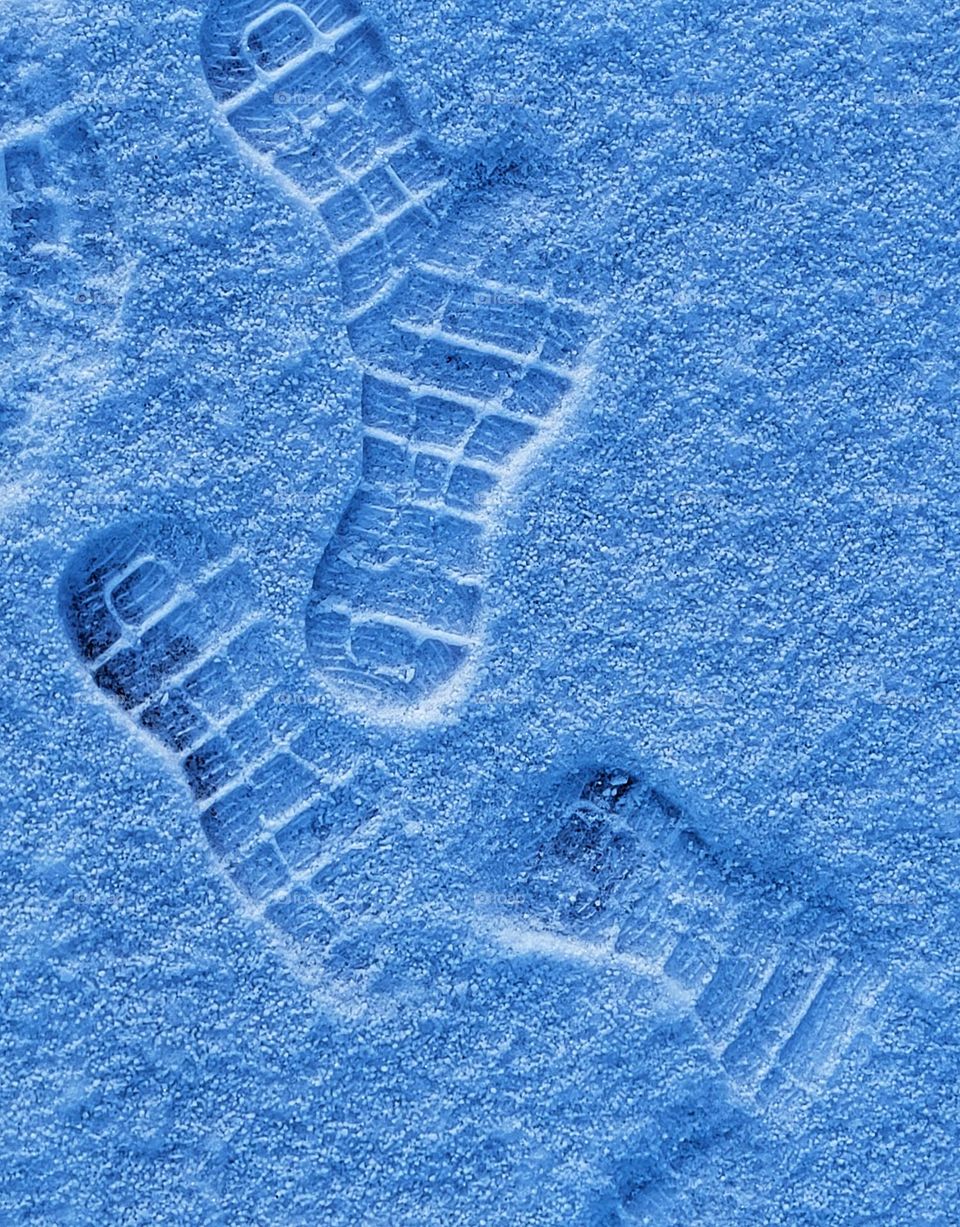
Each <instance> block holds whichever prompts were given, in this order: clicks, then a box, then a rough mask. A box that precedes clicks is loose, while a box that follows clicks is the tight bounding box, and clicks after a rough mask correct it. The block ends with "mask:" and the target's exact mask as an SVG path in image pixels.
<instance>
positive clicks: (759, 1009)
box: [512, 770, 886, 1110]
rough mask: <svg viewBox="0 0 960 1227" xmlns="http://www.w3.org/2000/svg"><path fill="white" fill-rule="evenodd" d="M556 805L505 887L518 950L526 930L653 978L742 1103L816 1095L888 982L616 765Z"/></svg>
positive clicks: (817, 914)
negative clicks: (680, 1008) (513, 881)
mask: <svg viewBox="0 0 960 1227" xmlns="http://www.w3.org/2000/svg"><path fill="white" fill-rule="evenodd" d="M554 814H555V817H554V819H553V822H552V824H551V827H550V829H549V830H548V831H547V832H545V833H544V837H543V838H542V839H541V840H540V841H539V842H538V844H537V845H536V846H535V847H533V848H532V849H531V850H530V860H529V862H528V864H527V866H526V868H525V870H524V871H523V872H522V875H521V878H520V881H519V882H518V884H517V887H516V889H515V891H514V892H513V896H512V902H513V910H514V912H515V914H517V915H518V916H519V917H520V918H521V919H522V921H523V923H524V924H525V925H527V926H530V928H529V929H528V930H527V941H526V942H525V943H524V948H527V949H528V948H530V946H531V944H532V945H534V946H536V944H537V939H536V933H537V932H540V933H542V934H543V936H544V939H545V940H544V941H543V943H542V945H543V949H544V952H548V951H549V952H553V953H554V954H556V953H558V952H559V953H561V954H562V953H563V952H564V951H566V953H567V954H569V955H570V956H571V957H592V958H597V959H612V960H614V961H617V962H619V963H621V964H622V965H623V966H625V967H629V968H632V969H634V970H635V971H636V972H637V973H638V974H642V975H645V976H650V977H654V978H656V979H658V980H659V981H661V982H662V983H663V986H664V990H665V992H666V993H667V994H668V995H669V996H670V997H671V999H672V1000H674V1001H680V1002H683V1003H684V1005H685V1008H686V1009H687V1010H688V1011H689V1012H690V1015H691V1017H692V1019H693V1021H694V1022H695V1024H696V1026H697V1028H698V1030H699V1031H700V1033H701V1035H702V1037H703V1039H704V1041H705V1043H706V1046H707V1047H708V1048H709V1049H710V1051H711V1052H713V1053H714V1054H715V1056H716V1057H717V1059H718V1061H719V1062H720V1065H721V1066H722V1068H723V1070H724V1071H725V1073H726V1076H727V1077H728V1078H729V1080H730V1082H731V1084H732V1085H733V1087H734V1089H735V1091H736V1093H737V1094H738V1095H739V1096H741V1097H743V1098H745V1099H748V1100H750V1101H752V1102H759V1103H760V1104H761V1105H764V1106H765V1105H768V1104H769V1105H771V1106H773V1107H775V1108H777V1109H778V1110H779V1109H781V1108H785V1107H791V1106H793V1105H794V1104H799V1103H802V1102H806V1101H809V1100H810V1099H812V1098H814V1097H816V1096H817V1095H819V1094H821V1093H822V1091H823V1089H824V1087H825V1086H826V1085H827V1083H828V1081H829V1079H830V1076H831V1074H832V1073H833V1071H834V1069H835V1068H836V1066H837V1064H838V1062H839V1061H840V1060H841V1058H842V1057H843V1055H844V1053H845V1052H846V1051H847V1049H848V1048H849V1047H850V1046H851V1045H852V1044H853V1043H854V1042H855V1041H857V1040H858V1039H860V1038H861V1037H862V1036H867V1037H869V1033H870V1030H871V1028H872V1027H873V1026H874V1023H875V1018H876V1013H877V1009H876V1007H877V1003H878V1000H879V998H880V996H881V993H882V991H883V989H884V986H885V982H886V978H885V976H884V973H883V971H882V969H881V968H879V967H876V966H874V965H873V964H872V962H871V960H870V959H869V958H868V957H867V955H866V953H865V952H863V951H861V950H858V948H857V943H856V941H855V940H854V938H853V936H852V935H851V934H850V933H849V932H848V931H847V929H846V927H845V925H844V924H843V921H842V918H840V917H838V916H836V915H834V914H833V913H829V912H826V911H824V910H821V909H818V908H816V907H814V906H811V905H808V904H805V903H803V902H802V901H801V900H800V899H796V898H790V897H789V896H786V897H785V896H784V895H783V894H782V893H780V894H777V895H775V896H774V895H773V894H772V893H770V894H768V893H765V892H764V891H763V889H762V887H761V886H760V885H758V884H755V883H754V882H753V881H752V879H751V877H750V875H749V874H748V873H747V872H745V871H744V872H738V871H737V870H736V869H734V868H731V867H729V866H727V865H725V864H721V863H720V862H719V861H718V860H717V859H716V858H715V857H714V856H713V855H712V854H711V853H710V851H709V849H708V848H707V847H706V845H705V844H704V843H703V841H702V840H701V839H700V838H699V836H698V835H697V834H696V832H694V831H692V830H690V829H689V828H688V826H687V825H686V823H685V821H684V816H683V814H682V812H681V811H680V810H679V809H678V808H677V807H676V806H674V805H673V804H672V803H670V802H669V801H668V800H667V799H666V798H665V797H664V796H663V795H662V794H661V793H659V792H658V791H656V790H655V789H651V788H649V787H647V786H646V785H645V784H644V783H643V782H642V781H641V780H640V779H638V778H637V777H636V776H634V775H631V774H630V773H628V772H626V771H618V770H612V771H607V770H600V771H592V772H589V773H586V774H585V775H581V776H578V777H576V778H575V779H574V780H573V781H571V782H570V783H569V785H568V786H567V787H566V788H565V789H564V791H563V793H562V795H561V798H560V801H559V804H558V805H557V807H556V809H555V810H554ZM513 937H514V938H515V937H516V934H515V933H514V935H513ZM558 939H559V940H558Z"/></svg>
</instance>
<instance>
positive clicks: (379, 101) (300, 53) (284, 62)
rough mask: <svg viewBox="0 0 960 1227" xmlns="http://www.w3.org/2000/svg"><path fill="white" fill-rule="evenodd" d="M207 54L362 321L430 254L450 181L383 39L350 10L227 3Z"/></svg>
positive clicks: (230, 103) (242, 0)
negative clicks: (436, 207)
mask: <svg viewBox="0 0 960 1227" xmlns="http://www.w3.org/2000/svg"><path fill="white" fill-rule="evenodd" d="M201 55H202V58H203V65H204V71H205V72H206V76H207V83H208V85H209V86H210V90H211V92H212V94H213V96H214V98H215V99H216V101H217V103H218V104H219V107H220V110H221V112H222V114H223V115H224V117H225V118H226V120H227V122H228V123H229V124H230V126H231V128H233V130H234V132H235V133H236V135H237V136H238V138H239V139H240V140H241V141H242V142H243V143H244V144H245V145H246V146H247V147H248V148H250V149H252V150H254V151H255V152H256V154H257V155H258V156H259V158H261V159H265V160H266V161H267V163H268V164H269V165H270V166H271V167H272V168H273V169H274V170H275V171H276V172H277V173H278V174H280V175H281V176H282V177H283V179H284V182H285V183H286V186H287V189H288V190H289V191H291V192H292V193H293V194H295V195H297V196H298V197H299V198H300V199H301V200H303V201H304V202H305V203H307V204H308V205H310V206H311V207H312V208H314V209H315V210H316V212H317V215H318V216H319V218H320V220H321V221H322V223H323V225H324V227H325V229H326V233H327V235H328V238H329V240H330V245H331V247H332V249H333V252H334V254H335V256H336V259H337V265H338V268H339V270H340V279H341V287H342V292H343V304H344V308H345V310H346V311H347V312H351V313H352V312H357V311H363V310H364V309H365V308H366V307H368V306H370V305H371V303H372V302H373V301H374V300H376V299H377V298H378V297H381V296H383V295H384V293H385V292H386V291H387V289H388V287H389V286H390V285H391V284H392V283H394V282H395V281H396V279H397V278H398V277H399V275H400V274H401V273H402V272H403V271H404V270H405V269H406V268H408V267H409V266H410V264H411V262H412V260H413V259H414V257H415V254H416V252H417V251H418V250H419V249H420V248H421V247H422V246H423V245H424V242H425V241H427V243H429V236H430V233H431V231H433V230H435V228H436V223H437V219H436V216H435V215H434V213H433V212H432V211H431V204H432V203H433V201H434V200H435V198H436V197H437V196H438V194H439V193H440V192H441V191H442V189H443V187H444V185H445V182H446V174H445V169H444V167H443V165H442V163H441V160H440V158H439V157H438V155H437V154H436V152H435V151H434V150H433V149H432V147H431V146H430V144H429V142H428V141H427V140H426V138H425V137H424V136H423V134H422V133H421V132H420V131H419V130H418V128H417V126H416V124H415V122H414V120H413V117H412V115H411V112H410V108H409V105H408V103H407V100H406V96H405V94H404V91H403V89H402V88H401V86H400V84H399V82H398V81H397V79H396V77H395V75H394V73H393V69H392V66H391V65H390V62H389V60H388V58H387V56H386V54H385V52H384V50H383V47H382V46H381V42H380V38H379V36H378V34H377V32H376V31H375V30H374V28H373V27H372V26H371V25H370V23H369V22H368V21H367V20H366V19H365V18H363V17H362V16H361V15H360V13H359V9H358V8H357V7H356V5H354V4H353V3H350V2H347V3H339V2H338V0H329V2H328V0H318V2H314V3H305V4H304V5H303V6H298V5H294V4H274V5H271V4H269V3H267V4H264V3H262V2H257V0H253V2H249V0H221V2H220V3H216V4H214V5H213V6H212V7H211V8H210V10H209V11H208V13H207V17H206V19H205V21H204V23H203V28H202V31H201Z"/></svg>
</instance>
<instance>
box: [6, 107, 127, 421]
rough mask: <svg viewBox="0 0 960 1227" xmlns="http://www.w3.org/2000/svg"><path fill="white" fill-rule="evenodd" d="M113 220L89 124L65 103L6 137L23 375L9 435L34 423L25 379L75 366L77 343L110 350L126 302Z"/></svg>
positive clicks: (11, 296) (14, 330)
mask: <svg viewBox="0 0 960 1227" xmlns="http://www.w3.org/2000/svg"><path fill="white" fill-rule="evenodd" d="M113 221H114V210H113V206H112V204H111V200H110V191H109V186H108V182H107V177H106V174H105V167H104V160H103V157H102V155H101V151H100V149H99V146H98V142H97V137H96V133H95V129H94V125H93V122H92V120H91V119H90V118H89V117H86V116H84V115H82V114H81V113H79V111H77V110H75V109H74V108H73V107H72V106H71V105H68V104H64V105H63V106H60V107H57V108H56V109H54V110H53V111H51V112H49V113H45V114H42V115H38V116H32V117H27V118H25V119H24V120H23V121H22V122H21V123H20V124H18V126H17V127H16V128H14V129H12V130H11V131H10V132H9V133H8V134H7V136H6V139H3V138H2V137H0V336H2V338H3V341H2V343H3V345H6V346H9V347H10V350H11V352H13V351H14V350H15V351H16V352H17V353H18V355H19V361H18V363H17V364H16V368H18V369H19V372H20V378H18V379H16V381H15V382H16V384H17V385H19V386H18V387H17V388H15V389H11V390H10V391H9V392H7V391H6V390H5V389H4V390H3V392H0V434H2V433H3V431H4V430H5V429H7V428H8V427H15V426H18V425H20V424H21V423H22V422H23V421H24V420H25V419H26V417H27V412H26V408H25V405H24V400H23V397H22V388H23V386H24V383H25V379H24V377H23V373H24V372H25V371H27V370H28V369H29V370H31V371H34V372H36V371H40V370H49V369H51V368H53V367H56V366H58V365H61V364H64V363H69V361H70V359H71V357H73V356H75V351H74V350H73V348H72V346H73V343H74V342H76V341H78V340H80V341H88V342H89V341H94V340H95V341H96V342H97V344H98V345H100V344H101V343H102V340H103V334H104V331H105V330H107V329H108V328H109V326H110V324H111V321H112V319H113V317H114V315H115V314H116V312H117V310H118V308H119V304H120V300H121V297H122V295H121V293H120V292H119V290H118V287H117V285H116V283H115V279H116V273H117V270H118V268H119V265H120V259H119V252H118V244H117V241H116V238H115V236H114V234H113ZM51 338H52V339H51ZM28 353H29V355H30V356H29V358H28V357H27V354H28ZM94 361H96V359H91V358H90V357H89V356H86V355H85V362H84V365H85V366H88V365H92V364H93V362H94Z"/></svg>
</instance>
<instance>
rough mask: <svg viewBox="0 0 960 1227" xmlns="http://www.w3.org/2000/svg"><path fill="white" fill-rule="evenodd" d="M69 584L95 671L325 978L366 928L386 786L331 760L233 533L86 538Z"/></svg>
mask: <svg viewBox="0 0 960 1227" xmlns="http://www.w3.org/2000/svg"><path fill="white" fill-rule="evenodd" d="M60 599H61V609H62V616H63V618H64V622H65V624H66V627H67V631H68V634H69V636H70V639H71V641H72V643H73V646H74V648H75V650H76V652H77V655H78V656H79V657H80V659H81V661H82V662H83V664H84V667H85V669H86V671H87V672H88V673H89V675H90V677H91V678H92V680H93V682H94V684H95V685H96V686H97V687H98V689H99V690H100V692H101V694H102V695H103V696H104V697H105V698H106V699H107V700H108V701H109V703H110V704H111V705H112V707H113V709H114V710H115V711H116V712H117V713H118V714H119V713H122V714H123V716H124V718H125V719H126V721H127V722H128V723H129V724H131V725H134V726H136V727H137V728H138V729H139V730H140V731H141V733H142V734H145V735H146V736H147V737H149V738H150V739H151V740H152V743H153V745H154V746H155V747H156V749H157V750H159V751H161V752H162V753H163V754H164V756H165V758H166V760H167V761H168V762H169V763H170V764H171V766H174V767H176V768H177V769H178V770H179V772H180V773H181V774H182V777H183V779H184V781H185V783H186V785H187V786H188V788H189V789H190V792H191V793H192V795H193V797H194V799H195V801H196V804H197V807H198V810H199V819H200V825H201V827H202V828H203V831H204V833H205V835H206V837H207V840H208V841H209V844H210V847H211V850H212V851H213V854H214V856H215V857H216V859H217V862H218V864H219V865H220V867H221V869H222V870H223V871H224V872H225V873H226V875H227V876H228V877H229V879H230V880H231V881H232V883H233V885H234V886H235V887H236V888H237V889H238V891H239V892H240V893H241V895H242V896H243V898H244V900H245V901H246V903H247V906H248V909H250V910H251V911H252V912H254V913H255V914H257V915H260V916H262V917H263V918H264V919H265V920H266V921H267V922H268V923H271V924H272V925H274V926H275V928H276V930H277V932H278V933H279V934H280V936H281V937H282V938H284V939H285V943H286V946H287V951H288V954H290V955H291V957H292V958H293V960H294V962H295V963H296V965H297V969H298V971H299V973H300V974H301V975H302V976H303V977H304V978H305V979H308V980H314V981H320V980H322V979H323V978H324V977H325V975H326V974H327V971H328V965H329V960H330V959H331V958H334V957H341V955H338V954H337V952H338V951H342V947H343V945H344V943H345V942H347V943H349V942H351V941H359V940H360V939H361V937H362V938H363V939H364V940H366V939H368V938H369V929H370V923H369V917H368V918H365V917H364V912H365V911H366V909H367V908H368V907H369V905H370V902H371V900H372V895H370V896H369V897H367V898H364V897H363V896H364V894H365V893H367V894H369V892H366V887H365V885H364V881H365V877H366V876H369V875H368V869H367V868H366V866H367V860H368V857H367V853H366V845H367V841H368V839H369V837H370V836H371V834H372V833H373V831H375V829H376V817H377V811H376V800H375V797H374V796H373V794H372V792H371V791H370V789H369V788H368V787H367V786H366V785H365V784H364V782H363V780H362V778H361V775H360V774H358V772H357V771H356V769H355V768H354V767H352V766H351V765H349V764H348V765H347V766H346V767H344V765H343V764H331V763H329V762H324V737H323V736H322V730H319V729H318V728H317V727H316V723H315V722H311V719H310V715H311V713H310V703H309V695H305V694H303V693H301V692H299V691H297V689H296V688H295V687H294V686H293V685H292V683H291V680H290V678H289V677H288V676H286V675H285V671H284V669H283V668H282V667H281V665H280V662H279V658H278V651H277V646H276V644H275V642H274V638H273V636H272V635H271V633H270V630H269V628H268V626H267V624H266V622H265V620H264V619H263V617H262V616H261V615H260V614H259V613H258V611H257V607H256V592H255V590H254V587H253V583H252V579H251V576H250V574H249V571H248V569H247V568H246V566H245V565H244V564H243V563H242V562H240V561H239V560H238V559H237V558H236V557H234V555H233V554H231V552H230V550H229V548H228V545H227V543H226V542H225V541H223V540H219V539H215V538H213V537H212V536H210V535H209V534H206V533H203V532H201V531H200V530H199V529H197V528H196V527H194V526H192V525H189V524H185V523H184V522H182V521H181V520H179V519H173V518H171V517H165V516H158V517H151V518H146V519H141V520H136V521H134V522H132V523H129V524H126V525H124V526H121V527H119V528H117V529H114V530H111V531H108V532H105V533H103V534H101V535H99V536H97V537H96V538H95V539H93V540H92V541H90V542H89V543H88V544H87V545H85V546H84V547H83V548H81V549H80V550H79V551H78V553H77V554H76V555H75V556H74V558H73V560H72V561H71V563H70V565H69V567H68V568H67V571H66V573H65V574H64V577H63V580H62V582H61V589H60Z"/></svg>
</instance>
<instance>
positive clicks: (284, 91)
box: [202, 2, 593, 716]
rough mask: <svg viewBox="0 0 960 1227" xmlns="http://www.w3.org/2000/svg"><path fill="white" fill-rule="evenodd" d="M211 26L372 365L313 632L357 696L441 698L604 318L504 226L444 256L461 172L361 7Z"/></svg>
mask: <svg viewBox="0 0 960 1227" xmlns="http://www.w3.org/2000/svg"><path fill="white" fill-rule="evenodd" d="M202 37H203V47H202V52H203V60H204V66H205V71H206V74H207V80H208V83H209V85H210V88H211V90H212V92H213V94H214V97H215V98H216V99H217V100H218V102H219V103H220V106H221V110H222V112H223V114H224V116H225V117H226V119H227V121H228V122H229V124H230V126H231V127H232V128H233V130H234V132H235V133H236V134H237V136H238V137H239V138H240V140H241V141H242V142H243V143H244V144H245V145H246V146H248V147H249V148H252V149H253V150H255V151H256V152H257V154H258V156H259V157H260V158H265V159H266V160H267V161H268V163H269V164H270V165H271V167H272V168H273V169H274V170H275V171H276V172H278V173H279V174H280V175H281V176H282V177H283V180H284V182H285V183H286V185H287V187H288V190H290V191H291V192H294V193H295V194H296V195H298V197H299V198H301V199H302V200H304V201H305V202H306V203H307V204H308V205H309V206H310V207H312V208H313V209H314V210H315V211H316V214H317V216H318V217H319V219H320V220H321V221H322V223H323V225H324V227H325V229H326V233H327V236H328V239H329V242H330V246H331V249H332V251H333V253H334V255H335V258H336V261H337V267H338V269H339V273H340V282H341V292H342V300H343V307H344V316H345V321H346V323H347V331H348V336H349V339H350V342H351V345H352V348H353V351H354V354H355V355H356V358H357V361H358V363H359V364H360V367H361V369H362V371H363V382H362V392H361V415H362V425H363V455H362V466H361V477H360V485H359V488H358V489H357V491H356V492H355V494H354V496H353V498H352V500H351V501H350V503H349V505H348V507H347V509H346V511H345V513H344V516H343V518H342V520H341V522H340V524H339V526H338V528H337V530H336V532H335V534H334V537H333V540H332V541H331V543H330V545H329V547H328V548H327V550H326V551H325V553H324V555H323V558H322V559H321V561H320V564H319V566H318V568H317V572H316V577H315V582H314V593H313V598H312V600H311V604H310V609H309V613H308V617H307V641H308V646H309V647H310V650H311V655H312V657H313V660H314V662H315V664H316V666H317V667H318V668H319V670H320V671H321V673H322V675H323V677H324V678H325V680H326V681H327V682H328V684H330V685H331V686H332V687H333V688H334V689H335V690H336V691H337V693H338V694H339V695H341V697H342V698H343V699H345V700H346V701H348V702H352V703H355V704H359V705H361V706H371V707H372V708H373V709H374V710H375V711H376V712H377V713H379V714H381V715H387V716H391V715H395V714H399V713H400V712H409V711H411V710H413V711H423V710H426V708H427V707H428V706H429V705H430V704H433V703H435V702H436V701H438V700H442V698H443V697H445V696H446V695H449V694H451V693H452V692H453V688H454V683H455V681H456V680H457V679H458V678H459V677H460V676H462V671H463V669H464V666H465V665H466V664H467V662H468V660H469V658H470V655H471V652H472V651H473V650H474V649H475V648H476V647H477V645H478V644H479V642H480V640H481V637H482V608H481V607H482V597H483V590H484V587H485V582H486V581H485V570H486V568H485V564H484V561H483V552H484V551H483V545H484V538H485V535H486V532H487V530H488V529H489V528H490V527H491V525H492V524H493V522H494V517H493V509H494V507H495V505H496V499H497V496H498V495H499V494H501V493H503V492H504V491H505V490H506V489H507V488H508V487H509V485H510V483H511V481H512V480H513V479H514V478H515V477H516V475H517V474H518V472H519V470H520V469H521V468H522V467H523V465H524V464H525V463H526V462H527V460H528V459H529V458H530V456H531V455H532V454H533V453H534V451H535V449H536V446H537V444H538V443H542V442H543V440H544V438H545V434H546V432H547V431H548V430H549V429H550V428H551V427H553V426H555V425H556V423H557V421H558V419H559V417H560V415H561V412H562V410H563V409H564V408H565V407H566V406H567V405H568V404H569V403H570V401H571V400H572V397H573V395H574V394H575V393H576V391H577V390H578V388H579V387H580V386H581V384H582V383H583V381H584V379H585V377H586V375H587V373H588V370H587V368H588V362H587V349H588V345H589V342H590V339H591V334H592V332H593V324H592V321H591V319H590V317H589V315H588V314H587V313H586V312H585V311H584V310H583V309H582V307H580V306H579V305H578V304H577V303H576V302H574V301H571V300H569V299H567V298H564V297H563V296H561V295H560V294H557V293H554V292H553V291H552V290H551V289H550V287H549V285H548V286H546V287H545V288H544V287H541V288H539V289H529V288H524V289H520V288H516V287H515V286H512V285H510V284H505V283H504V282H503V281H502V280H501V279H498V277H497V275H496V273H495V267H496V261H495V260H491V259H489V258H487V257H488V256H489V253H490V251H491V249H494V250H495V249H497V248H498V247H499V245H500V239H499V237H498V235H497V234H486V235H484V236H482V238H481V239H480V241H479V243H478V244H471V246H472V247H473V249H472V250H470V253H469V258H468V259H466V260H461V259H460V258H459V257H458V258H457V261H456V263H455V264H453V263H451V261H450V260H449V259H444V258H443V256H442V254H441V252H442V250H443V238H442V236H441V232H440V227H439V213H440V201H441V199H442V198H443V196H444V187H445V184H446V180H447V175H446V171H445V169H444V167H443V166H442V164H441V162H440V159H439V158H438V156H437V155H436V153H435V152H434V151H433V149H432V147H431V145H430V143H429V141H428V140H427V139H426V138H425V137H424V135H423V134H422V132H420V130H419V129H418V128H417V126H416V124H415V122H414V120H413V118H412V117H411V113H410V109H409V106H408V104H407V102H406V99H405V97H404V94H403V91H402V89H401V87H400V85H399V83H398V82H397V80H396V78H395V76H394V73H393V69H392V67H391V65H390V63H389V60H388V59H387V57H386V55H385V53H384V51H383V49H382V47H381V45H380V42H379V39H378V37H377V35H376V33H375V31H374V30H373V29H372V27H371V26H370V24H369V23H368V22H367V21H366V20H365V19H364V18H362V17H361V16H360V15H359V13H358V10H357V9H356V8H355V7H354V6H352V5H341V4H337V3H330V4H324V3H319V4H314V5H310V4H306V5H304V6H303V7H297V6H294V5H287V4H284V5H278V6H272V7H270V6H267V7H263V6H259V5H257V4H256V3H253V4H239V3H235V2H234V3H221V4H217V5H215V6H214V7H213V8H212V9H211V10H210V12H209V13H208V16H207V19H206V21H205V23H204V27H203V36H202ZM448 226H452V227H453V230H454V231H456V229H457V218H456V217H453V218H452V219H450V221H449V223H448ZM514 271H515V270H514Z"/></svg>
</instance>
